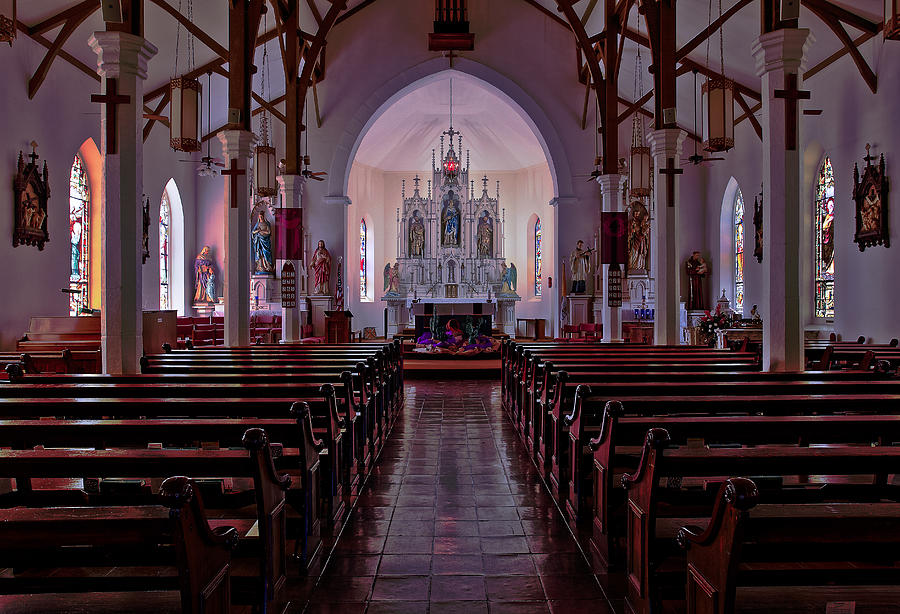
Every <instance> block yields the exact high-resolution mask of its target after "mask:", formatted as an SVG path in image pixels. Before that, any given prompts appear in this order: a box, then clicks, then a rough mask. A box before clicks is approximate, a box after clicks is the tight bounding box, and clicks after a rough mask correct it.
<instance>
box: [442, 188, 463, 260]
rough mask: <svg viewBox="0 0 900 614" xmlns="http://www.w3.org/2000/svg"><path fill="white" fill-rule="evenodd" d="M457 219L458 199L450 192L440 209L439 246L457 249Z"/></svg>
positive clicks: (458, 214)
mask: <svg viewBox="0 0 900 614" xmlns="http://www.w3.org/2000/svg"><path fill="white" fill-rule="evenodd" d="M459 217H460V210H459V198H458V197H457V196H456V195H455V194H454V193H453V190H450V191H449V192H447V194H446V195H445V196H444V198H443V206H442V207H441V245H447V246H450V247H459V226H460V224H459Z"/></svg>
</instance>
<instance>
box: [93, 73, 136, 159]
mask: <svg viewBox="0 0 900 614" xmlns="http://www.w3.org/2000/svg"><path fill="white" fill-rule="evenodd" d="M91 102H99V103H101V104H105V105H106V153H108V154H113V155H115V154H117V153H118V152H119V140H118V138H117V134H116V129H117V124H118V116H119V113H118V110H117V108H118V105H120V104H128V103H129V102H131V96H126V95H124V94H119V80H118V79H107V80H106V93H105V94H91Z"/></svg>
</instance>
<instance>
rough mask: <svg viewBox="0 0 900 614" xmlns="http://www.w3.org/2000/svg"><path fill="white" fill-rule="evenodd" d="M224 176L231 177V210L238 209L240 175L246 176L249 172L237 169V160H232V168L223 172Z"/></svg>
mask: <svg viewBox="0 0 900 614" xmlns="http://www.w3.org/2000/svg"><path fill="white" fill-rule="evenodd" d="M221 173H222V175H224V176H226V177H231V208H232V209H237V206H238V204H237V192H238V175H246V174H247V171H246V170H244V169H242V168H238V167H237V160H236V159H234V158H232V159H231V167H230V168H228V170H223V171H221Z"/></svg>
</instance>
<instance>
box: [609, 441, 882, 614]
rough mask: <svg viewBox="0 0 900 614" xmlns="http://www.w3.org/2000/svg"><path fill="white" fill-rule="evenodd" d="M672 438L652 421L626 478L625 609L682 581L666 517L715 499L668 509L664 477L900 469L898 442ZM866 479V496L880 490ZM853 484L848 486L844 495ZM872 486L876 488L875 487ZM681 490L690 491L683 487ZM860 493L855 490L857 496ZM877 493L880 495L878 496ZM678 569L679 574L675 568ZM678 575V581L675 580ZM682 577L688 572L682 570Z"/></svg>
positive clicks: (644, 609) (649, 601) (649, 602)
mask: <svg viewBox="0 0 900 614" xmlns="http://www.w3.org/2000/svg"><path fill="white" fill-rule="evenodd" d="M668 442H669V437H668V433H667V432H666V431H665V430H664V429H651V430H650V431H649V432H648V433H647V438H646V441H645V442H644V446H643V447H642V453H641V460H640V463H639V465H638V468H637V469H636V470H635V471H634V472H633V473H630V474H626V475H625V476H623V478H622V483H623V485H624V486H625V488H626V490H627V491H628V503H627V506H626V508H625V510H626V516H627V529H626V535H627V536H628V539H627V548H626V563H625V573H626V597H625V604H626V611H627V612H631V613H634V614H644V613H649V612H651V611H656V608H657V607H658V606H659V604H660V603H661V601H662V600H663V598H664V596H665V594H664V593H665V589H667V588H669V587H670V586H674V587H675V588H677V587H678V586H679V570H680V573H681V574H683V573H684V572H683V569H684V568H683V566H682V565H683V559H680V560H679V558H678V557H674V559H673V558H672V556H671V555H672V554H673V553H672V552H671V551H670V549H667V548H666V546H665V542H664V541H661V540H660V539H659V538H662V537H664V534H663V533H664V531H665V529H666V528H667V525H666V523H665V522H664V521H662V519H663V518H665V517H666V516H667V515H673V516H681V517H683V516H684V511H682V510H681V509H680V508H683V507H684V508H685V511H688V512H690V516H691V517H697V516H709V515H710V511H709V508H710V507H711V506H710V505H709V504H708V503H707V504H706V505H705V506H704V505H702V503H703V502H702V501H699V503H700V504H701V505H700V508H701V509H702V508H706V509H707V511H705V512H702V513H698V507H697V503H698V501H696V500H692V501H691V504H688V505H686V504H687V503H688V502H686V501H684V500H683V499H682V500H679V501H678V502H677V504H676V505H674V506H673V509H672V510H670V511H666V510H665V506H664V503H665V501H666V499H667V498H671V497H668V496H667V493H666V492H665V490H666V489H665V488H664V486H663V485H661V479H662V478H664V477H677V478H679V479H680V478H701V477H710V478H720V477H722V476H724V477H725V478H727V477H728V476H735V475H750V476H752V475H766V476H784V475H788V476H790V475H828V476H854V475H872V476H878V475H887V474H891V473H895V472H897V471H898V470H900V448H895V447H878V448H871V447H859V446H856V447H854V446H835V447H829V448H804V447H796V448H778V447H769V448H741V449H731V448H722V449H708V448H700V449H693V448H679V449H674V450H666V449H665V448H666V447H667V445H668ZM859 486H861V489H860V490H861V491H862V493H861V495H860V497H861V499H862V500H867V499H869V498H870V497H873V496H878V497H879V498H880V493H881V490H883V488H878V487H877V485H876V487H875V488H874V489H873V487H866V486H864V485H859ZM847 490H850V489H845V493H844V495H842V497H843V496H845V495H846V492H847ZM873 493H874V494H873ZM677 494H685V493H684V491H679V492H678V493H677ZM792 494H793V495H794V497H793V500H796V501H798V502H805V500H804V497H803V496H802V495H803V494H805V493H800V494H799V496H798V494H797V493H787V492H779V491H778V489H773V490H772V491H769V492H767V493H766V497H767V500H768V501H772V502H782V501H781V500H780V499H779V498H780V497H784V498H785V500H791V499H792V497H791V495H792ZM854 498H855V497H852V496H851V500H852V499H854ZM876 500H877V499H876ZM670 569H672V570H675V572H674V574H675V575H674V576H673V575H672V574H670V573H669V570H670ZM673 577H674V579H675V581H674V585H672V584H671V582H672V580H673ZM680 577H681V578H682V579H683V578H684V576H683V575H681V576H680ZM682 585H683V584H682Z"/></svg>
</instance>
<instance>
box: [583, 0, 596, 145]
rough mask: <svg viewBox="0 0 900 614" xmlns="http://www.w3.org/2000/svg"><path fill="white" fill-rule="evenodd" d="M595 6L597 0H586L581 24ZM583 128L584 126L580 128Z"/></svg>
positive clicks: (585, 22)
mask: <svg viewBox="0 0 900 614" xmlns="http://www.w3.org/2000/svg"><path fill="white" fill-rule="evenodd" d="M596 6H597V0H588V5H587V6H586V7H585V9H584V13H583V14H582V15H581V25H583V26H586V25H587V22H588V19H590V18H591V13H593V12H594V7H596ZM582 130H584V128H582Z"/></svg>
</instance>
